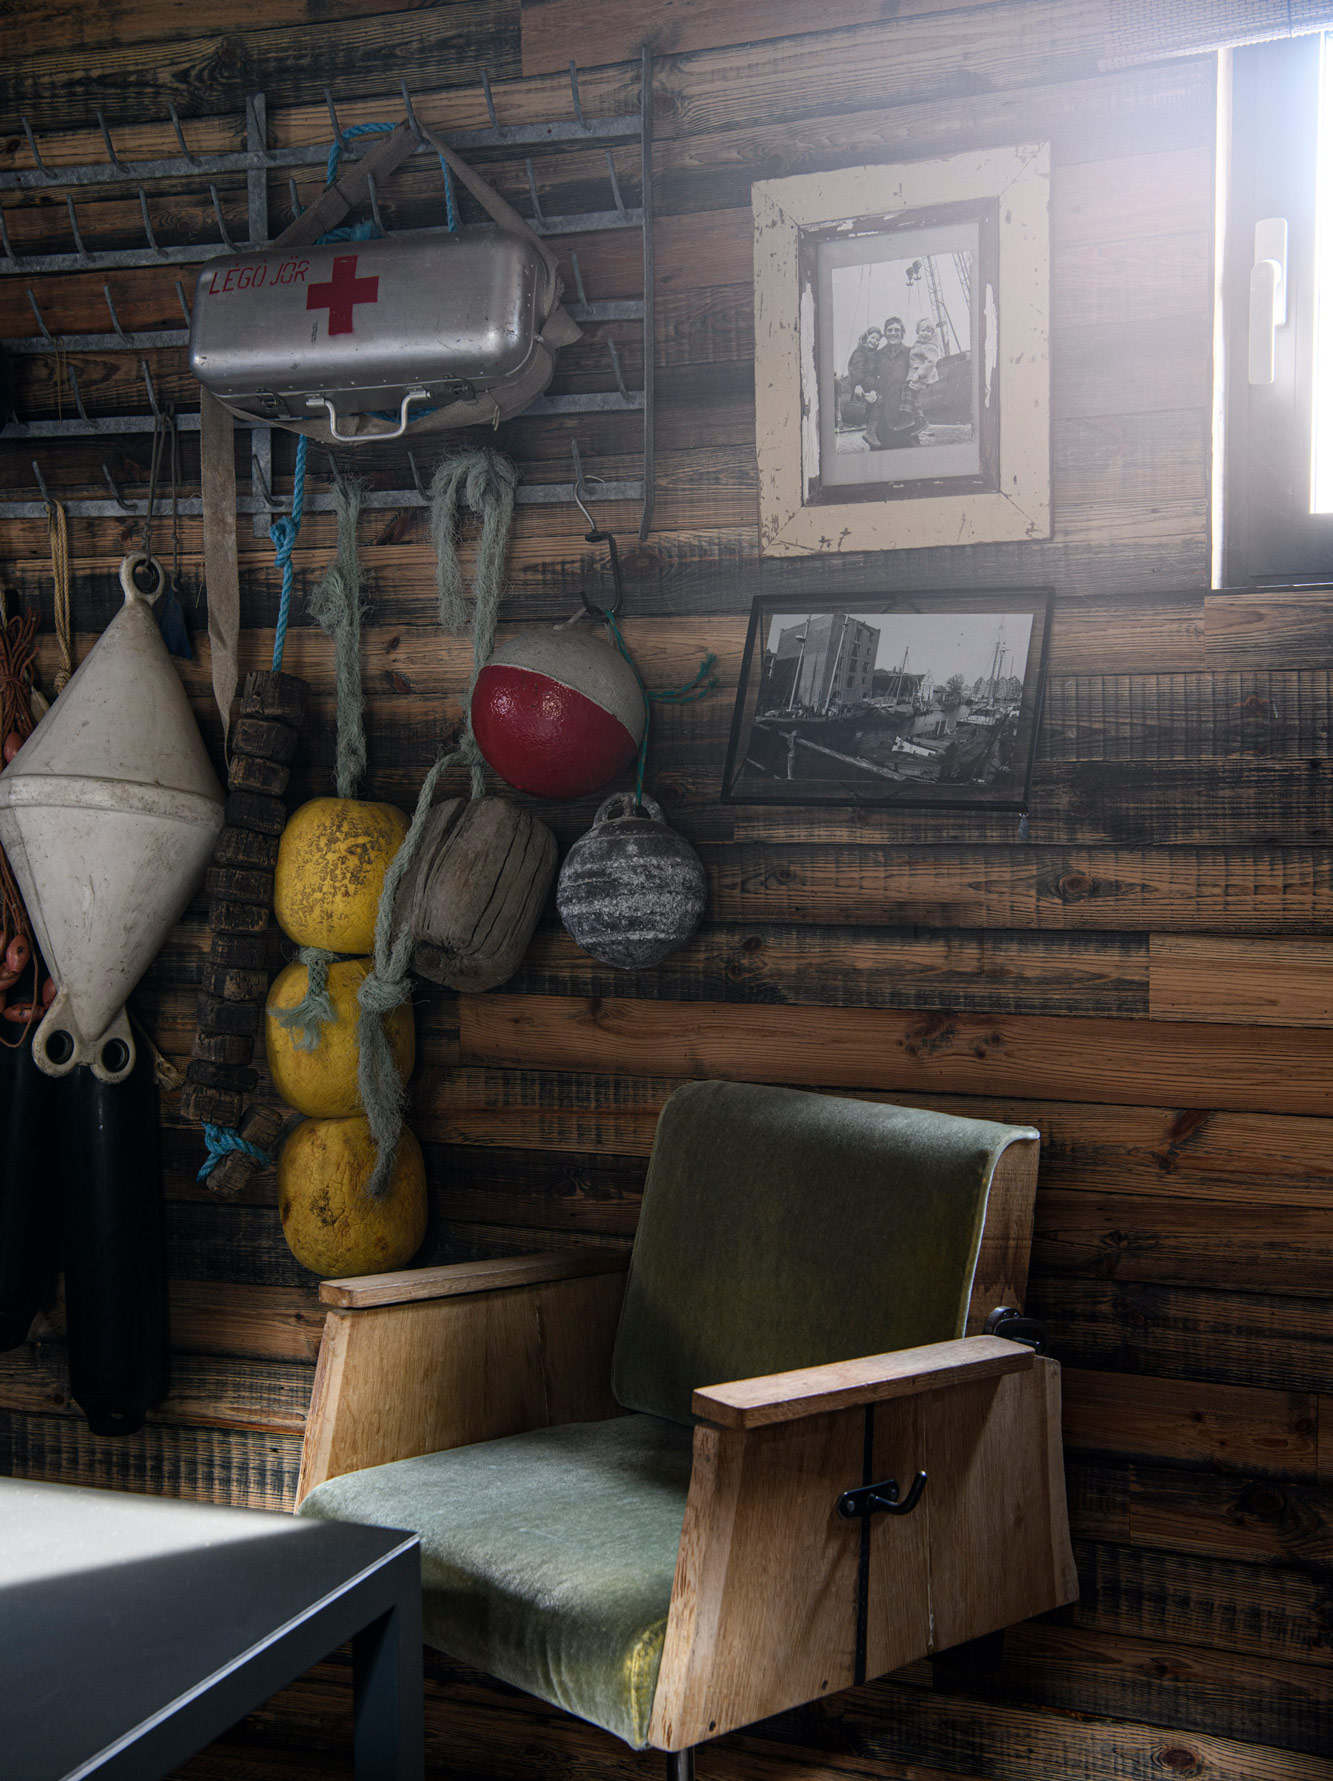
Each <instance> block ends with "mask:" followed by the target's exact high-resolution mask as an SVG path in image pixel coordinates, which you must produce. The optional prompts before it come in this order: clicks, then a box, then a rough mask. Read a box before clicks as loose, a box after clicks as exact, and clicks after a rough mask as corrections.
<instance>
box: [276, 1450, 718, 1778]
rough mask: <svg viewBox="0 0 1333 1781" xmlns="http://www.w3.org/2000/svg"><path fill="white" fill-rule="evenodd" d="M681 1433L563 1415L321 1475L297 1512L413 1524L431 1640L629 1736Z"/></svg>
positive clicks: (643, 1724)
mask: <svg viewBox="0 0 1333 1781" xmlns="http://www.w3.org/2000/svg"><path fill="white" fill-rule="evenodd" d="M690 1445H691V1434H690V1431H689V1430H688V1429H685V1428H681V1427H679V1426H678V1425H676V1424H674V1423H670V1422H662V1421H659V1420H658V1419H657V1418H656V1417H652V1416H619V1417H615V1418H613V1419H612V1420H610V1421H608V1422H581V1423H568V1424H566V1425H565V1426H563V1427H561V1428H551V1429H538V1430H535V1431H534V1432H533V1433H531V1434H524V1435H512V1436H510V1437H509V1438H508V1439H507V1440H503V1441H485V1442H481V1443H479V1444H478V1445H476V1446H474V1447H459V1448H455V1449H453V1450H452V1451H450V1452H446V1453H430V1454H426V1455H425V1456H424V1457H423V1458H421V1459H404V1460H398V1461H396V1462H395V1463H394V1464H392V1465H387V1466H372V1467H370V1468H369V1469H368V1470H366V1471H363V1472H351V1473H348V1474H347V1475H346V1476H345V1477H342V1478H331V1479H330V1480H329V1481H328V1483H327V1484H321V1485H320V1486H319V1487H318V1489H316V1490H313V1491H311V1493H310V1495H309V1496H308V1497H307V1498H306V1499H305V1501H304V1502H303V1503H302V1505H301V1509H300V1513H301V1514H302V1515H313V1516H318V1517H322V1518H323V1519H325V1520H329V1521H356V1522H362V1523H368V1524H369V1525H370V1526H372V1527H390V1528H407V1529H410V1530H411V1531H413V1532H415V1533H417V1534H419V1535H420V1536H421V1564H422V1587H423V1610H424V1630H425V1636H426V1639H427V1641H428V1642H429V1643H430V1644H432V1645H435V1646H437V1647H438V1648H439V1649H440V1650H441V1651H447V1652H448V1653H449V1654H450V1656H452V1657H456V1658H459V1659H461V1660H462V1662H464V1663H468V1664H472V1665H473V1666H474V1667H475V1668H477V1669H479V1670H485V1671H487V1672H489V1673H490V1674H491V1675H493V1676H499V1677H501V1678H503V1680H504V1681H506V1682H512V1683H514V1684H515V1686H516V1687H518V1688H522V1689H526V1690H527V1692H528V1693H529V1694H535V1695H537V1696H539V1697H540V1698H541V1699H542V1700H544V1701H550V1702H551V1703H552V1705H554V1706H557V1707H563V1708H565V1709H566V1710H567V1711H568V1712H570V1713H575V1714H577V1715H578V1716H579V1717H580V1718H581V1719H588V1720H591V1721H592V1722H593V1724H594V1725H600V1726H604V1727H605V1728H606V1730H607V1731H610V1732H614V1733H616V1735H617V1736H618V1737H621V1738H623V1739H624V1740H625V1742H626V1743H627V1744H632V1745H634V1746H635V1747H636V1748H640V1747H642V1746H643V1745H644V1744H645V1743H646V1742H647V1737H648V1721H649V1718H650V1716H651V1714H652V1705H653V1692H654V1690H655V1688H656V1687H657V1671H658V1666H659V1664H660V1663H661V1659H662V1641H663V1638H664V1636H665V1633H666V1618H667V1609H668V1607H669V1606H670V1603H671V1583H672V1578H673V1575H674V1573H675V1568H676V1551H677V1548H678V1547H679V1545H680V1529H681V1522H682V1521H683V1519H684V1515H685V1497H686V1493H687V1491H688V1488H689V1481H690Z"/></svg>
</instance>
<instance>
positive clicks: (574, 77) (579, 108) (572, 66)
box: [569, 56, 588, 130]
mask: <svg viewBox="0 0 1333 1781" xmlns="http://www.w3.org/2000/svg"><path fill="white" fill-rule="evenodd" d="M569 90H570V92H571V93H572V94H573V97H574V116H575V117H576V118H577V119H578V120H579V122H580V123H581V124H582V125H583V127H584V129H585V130H586V129H587V128H588V120H587V118H585V117H584V115H583V101H582V100H581V99H580V98H579V65H578V63H577V62H576V61H575V60H574V58H573V56H571V57H570V58H569Z"/></svg>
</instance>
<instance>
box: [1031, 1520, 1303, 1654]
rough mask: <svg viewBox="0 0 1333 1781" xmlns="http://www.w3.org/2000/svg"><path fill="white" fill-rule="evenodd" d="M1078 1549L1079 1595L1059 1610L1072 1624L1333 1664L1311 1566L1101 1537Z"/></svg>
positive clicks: (1081, 1543)
mask: <svg viewBox="0 0 1333 1781" xmlns="http://www.w3.org/2000/svg"><path fill="white" fill-rule="evenodd" d="M1074 1553H1075V1558H1076V1561H1077V1563H1078V1572H1079V1583H1080V1586H1081V1589H1082V1595H1081V1597H1080V1599H1079V1601H1078V1602H1077V1603H1075V1605H1074V1606H1073V1607H1072V1608H1062V1609H1060V1610H1059V1617H1060V1619H1061V1620H1062V1621H1068V1623H1069V1624H1071V1625H1074V1626H1081V1627H1087V1628H1089V1629H1091V1630H1095V1631H1100V1632H1116V1633H1125V1634H1130V1635H1132V1636H1133V1637H1136V1638H1156V1639H1163V1640H1168V1641H1175V1640H1180V1641H1181V1642H1182V1643H1184V1644H1188V1645H1204V1646H1211V1647H1216V1648H1217V1649H1220V1650H1223V1651H1232V1652H1249V1653H1253V1654H1254V1655H1255V1656H1256V1657H1268V1658H1281V1659H1283V1660H1287V1661H1295V1662H1298V1663H1311V1664H1319V1665H1320V1666H1321V1667H1322V1666H1328V1665H1330V1664H1333V1650H1331V1649H1330V1646H1329V1634H1328V1628H1327V1624H1326V1621H1325V1612H1324V1608H1323V1606H1322V1600H1321V1598H1322V1595H1323V1590H1322V1588H1321V1582H1320V1580H1318V1579H1317V1578H1316V1577H1312V1576H1310V1575H1309V1574H1308V1573H1306V1574H1302V1573H1301V1572H1300V1571H1298V1570H1296V1569H1293V1568H1285V1567H1284V1568H1282V1569H1278V1568H1276V1567H1273V1566H1269V1565H1259V1564H1233V1563H1228V1562H1227V1561H1225V1560H1222V1559H1215V1558H1196V1557H1194V1556H1193V1555H1190V1554H1185V1553H1178V1552H1164V1551H1161V1550H1148V1549H1144V1550H1140V1549H1138V1548H1135V1547H1130V1546H1119V1545H1112V1544H1110V1543H1108V1542H1103V1541H1090V1540H1078V1541H1076V1542H1075V1547H1074Z"/></svg>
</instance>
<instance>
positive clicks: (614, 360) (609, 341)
mask: <svg viewBox="0 0 1333 1781" xmlns="http://www.w3.org/2000/svg"><path fill="white" fill-rule="evenodd" d="M606 350H607V352H608V353H609V354H610V355H611V369H612V370H613V371H614V372H615V374H616V388H617V389H618V390H619V391H620V397H621V400H622V401H623V402H628V401H629V391H628V390H627V389H626V387H625V374H624V372H623V371H622V370H621V369H620V354H619V353H618V352H617V351H616V342H615V337H614V335H611V334H608V335H607V337H606Z"/></svg>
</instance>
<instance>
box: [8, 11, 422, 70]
mask: <svg viewBox="0 0 1333 1781" xmlns="http://www.w3.org/2000/svg"><path fill="white" fill-rule="evenodd" d="M376 4H377V5H378V7H379V10H380V12H381V13H390V12H400V11H407V10H409V9H410V8H412V7H416V6H420V5H421V4H422V0H376ZM426 4H428V5H429V4H435V5H448V4H449V0H426ZM364 6H365V0H313V3H312V0H264V9H263V22H264V24H265V26H268V27H272V26H274V25H300V26H304V27H306V28H307V29H309V28H311V27H314V28H318V27H319V26H321V25H323V24H325V23H327V22H328V21H330V20H333V19H342V18H356V17H357V16H358V15H359V14H360V13H361V12H362V11H363V10H364ZM198 29H199V9H198V7H197V6H195V5H193V4H191V0H138V3H136V4H135V5H133V6H130V5H126V4H123V3H122V0H111V3H110V4H108V5H104V6H98V7H86V6H84V5H83V4H82V0H32V3H31V4H28V5H25V6H24V8H23V10H22V12H15V13H13V15H12V16H11V17H9V18H8V19H7V20H6V34H7V40H6V49H7V51H8V53H9V55H10V56H11V57H12V58H14V59H15V60H17V59H18V58H19V57H23V56H32V55H40V54H41V53H42V52H44V51H48V50H49V49H50V47H51V45H52V44H53V43H59V44H61V45H62V46H63V47H64V48H65V49H66V50H68V51H70V52H73V51H76V50H77V51H87V50H93V49H99V48H102V47H104V46H106V45H108V44H115V43H153V44H161V43H166V42H169V41H170V40H172V39H174V38H178V37H190V36H193V35H194V34H195V33H196V32H197V31H198Z"/></svg>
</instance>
